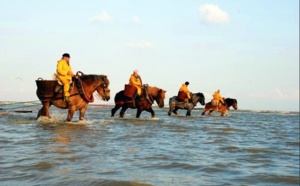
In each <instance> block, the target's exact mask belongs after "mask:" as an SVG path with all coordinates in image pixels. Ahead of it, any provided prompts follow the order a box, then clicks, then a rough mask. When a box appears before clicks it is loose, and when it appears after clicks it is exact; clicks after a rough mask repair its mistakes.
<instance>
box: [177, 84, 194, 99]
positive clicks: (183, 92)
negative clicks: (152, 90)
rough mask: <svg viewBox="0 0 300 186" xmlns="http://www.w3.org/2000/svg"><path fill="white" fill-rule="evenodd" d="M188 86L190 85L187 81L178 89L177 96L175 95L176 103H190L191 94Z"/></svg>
mask: <svg viewBox="0 0 300 186" xmlns="http://www.w3.org/2000/svg"><path fill="white" fill-rule="evenodd" d="M189 84H190V83H189V82H188V81H186V82H185V83H183V84H182V85H181V87H180V88H179V91H178V95H177V100H178V101H184V102H188V101H189V102H190V101H191V93H190V91H189V89H188V85H189Z"/></svg>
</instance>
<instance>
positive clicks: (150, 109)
mask: <svg viewBox="0 0 300 186" xmlns="http://www.w3.org/2000/svg"><path fill="white" fill-rule="evenodd" d="M147 111H148V112H150V113H151V118H155V112H154V110H153V109H152V107H150V108H149V109H148V110H147Z"/></svg>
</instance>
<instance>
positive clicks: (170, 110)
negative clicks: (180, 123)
mask: <svg viewBox="0 0 300 186" xmlns="http://www.w3.org/2000/svg"><path fill="white" fill-rule="evenodd" d="M171 112H172V107H169V112H168V115H169V116H171Z"/></svg>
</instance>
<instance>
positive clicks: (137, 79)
mask: <svg viewBox="0 0 300 186" xmlns="http://www.w3.org/2000/svg"><path fill="white" fill-rule="evenodd" d="M129 85H132V86H134V87H135V88H136V89H137V91H136V93H135V95H134V98H135V99H136V100H139V99H140V98H141V94H142V86H143V84H142V78H141V76H140V75H139V71H138V70H134V71H133V73H132V74H131V76H130V78H129Z"/></svg>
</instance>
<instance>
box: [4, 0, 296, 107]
mask: <svg viewBox="0 0 300 186" xmlns="http://www.w3.org/2000/svg"><path fill="white" fill-rule="evenodd" d="M0 4H1V6H0V65H1V66H0V87H1V89H0V101H22V102H23V101H24V102H27V101H36V100H38V98H37V96H36V94H35V92H36V84H35V80H37V79H38V78H43V79H48V80H51V79H52V74H53V73H54V72H55V71H56V64H57V60H59V59H60V58H61V56H62V54H63V53H65V52H67V53H70V55H71V61H70V62H71V66H72V68H73V71H74V72H75V73H76V72H77V71H82V72H83V73H85V74H104V75H107V76H108V79H109V80H110V89H111V99H110V101H109V102H104V101H102V100H96V101H95V102H94V103H96V104H112V103H113V98H114V96H115V94H116V93H117V92H119V91H120V90H123V89H124V85H125V84H127V83H128V80H129V77H130V75H131V74H132V72H133V70H135V69H138V71H139V74H140V75H141V77H142V80H143V83H144V84H148V85H150V86H156V87H159V88H162V89H164V90H166V91H167V92H166V99H165V105H167V106H168V99H169V98H170V97H172V96H175V95H177V92H178V90H179V88H180V86H181V84H182V83H184V82H185V81H189V82H190V85H189V89H190V91H191V92H193V93H197V92H201V93H203V94H204V95H205V101H206V102H209V101H210V100H211V99H212V94H213V93H214V92H215V91H216V90H218V89H219V90H220V91H221V95H222V96H223V97H226V98H227V97H229V98H234V99H237V101H238V106H239V109H245V110H248V109H250V110H274V111H298V112H299V1H298V0H287V1H274V0H243V1H240V0H227V1H225V0H205V1H203V0H193V1H191V0H176V1H175V0H151V1H146V0H144V1H141V0H122V1H120V0H118V1H116V0H86V1H73V0H60V1H58V0H52V1H46V0H26V1H23V0H0ZM197 107H199V108H203V106H201V105H200V104H198V106H197Z"/></svg>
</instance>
